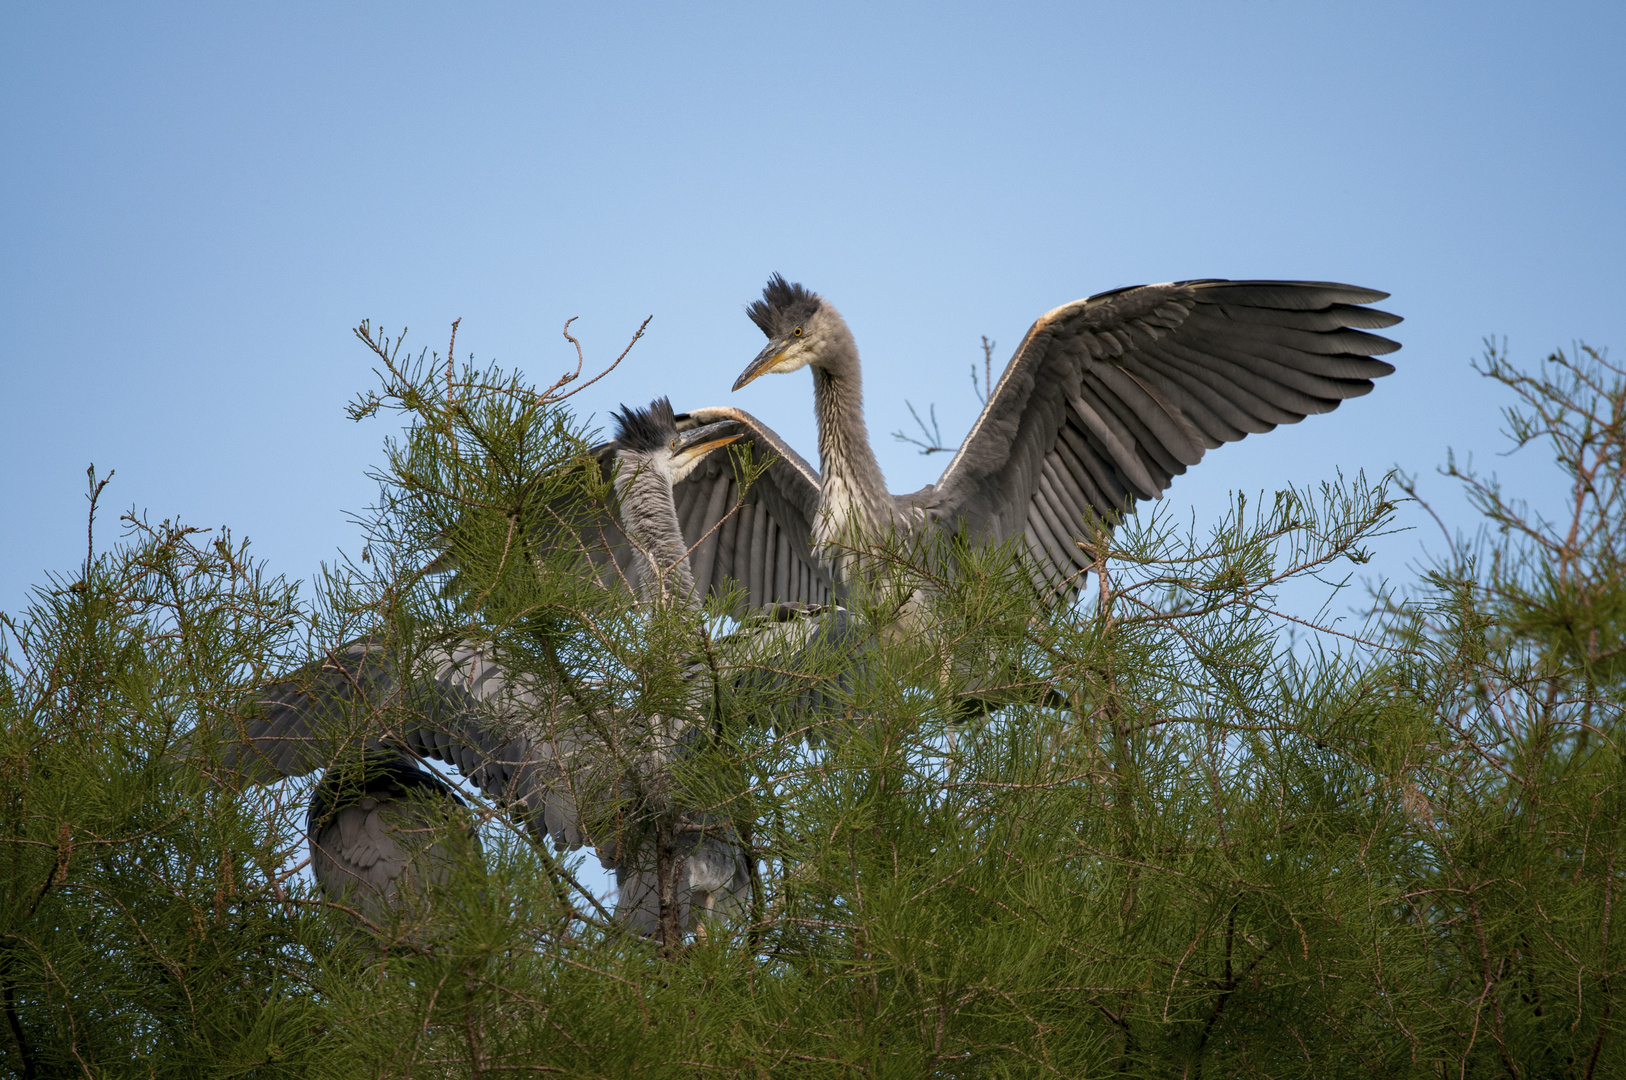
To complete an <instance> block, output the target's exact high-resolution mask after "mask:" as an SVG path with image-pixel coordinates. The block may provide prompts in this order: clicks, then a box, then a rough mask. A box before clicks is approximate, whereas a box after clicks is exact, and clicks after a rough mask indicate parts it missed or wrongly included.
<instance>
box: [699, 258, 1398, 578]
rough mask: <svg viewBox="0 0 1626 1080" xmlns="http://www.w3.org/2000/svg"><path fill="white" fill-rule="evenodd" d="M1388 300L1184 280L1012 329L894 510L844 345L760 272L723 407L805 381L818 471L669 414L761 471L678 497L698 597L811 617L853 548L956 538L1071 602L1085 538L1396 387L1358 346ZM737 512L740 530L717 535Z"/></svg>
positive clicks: (801, 296) (1361, 291) (857, 565)
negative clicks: (990, 379)
mask: <svg viewBox="0 0 1626 1080" xmlns="http://www.w3.org/2000/svg"><path fill="white" fill-rule="evenodd" d="M1387 295H1388V294H1387V293H1384V292H1379V291H1377V290H1374V289H1365V288H1359V287H1356V286H1353V285H1343V284H1338V283H1335V282H1321V281H1229V280H1223V279H1200V280H1191V281H1176V282H1170V283H1166V284H1161V285H1140V286H1134V287H1130V288H1121V289H1114V290H1112V291H1110V292H1104V293H1097V294H1096V295H1093V296H1089V297H1086V298H1084V299H1082V300H1077V301H1074V302H1073V303H1070V304H1063V305H1062V306H1060V307H1058V308H1055V309H1053V310H1051V311H1048V312H1046V313H1045V314H1044V315H1041V316H1040V317H1039V319H1038V320H1037V321H1036V322H1034V324H1033V325H1032V327H1031V328H1029V330H1028V332H1027V334H1026V335H1025V336H1024V337H1023V339H1022V342H1021V344H1020V345H1019V346H1018V347H1017V349H1016V351H1015V353H1014V355H1013V356H1012V357H1011V360H1010V362H1009V363H1008V364H1007V365H1006V367H1005V370H1004V372H1003V374H1002V375H1001V376H1000V378H999V380H998V381H997V383H996V384H995V385H994V386H993V388H992V390H991V391H990V392H989V394H988V397H987V401H986V403H985V405H984V407H983V409H982V413H981V415H979V416H978V418H977V420H976V422H975V423H974V424H973V425H972V427H971V431H970V433H969V434H968V435H967V436H966V438H965V441H964V442H963V443H962V444H961V445H960V447H959V449H958V450H957V451H956V452H955V454H954V456H953V458H952V459H951V460H950V461H949V464H948V467H947V468H946V469H944V471H943V474H942V476H941V478H940V479H939V480H938V481H937V483H935V484H931V485H928V486H926V487H924V488H922V489H921V490H919V491H917V492H914V493H913V494H909V495H893V494H891V493H890V492H889V491H888V490H887V486H886V481H885V478H884V477H883V475H882V473H881V467H880V464H879V462H878V461H877V460H876V457H875V452H874V450H873V449H872V448H871V446H870V442H869V435H868V432H867V430H866V428H865V424H864V401H863V384H862V377H861V370H860V365H859V355H858V346H857V344H856V342H855V340H854V338H853V334H852V331H851V330H850V329H849V328H848V326H847V323H846V320H845V319H843V318H842V316H841V313H840V312H839V311H837V310H836V308H835V307H834V306H833V305H832V304H831V303H830V302H829V301H828V300H826V299H825V298H824V297H823V296H821V295H820V294H818V293H816V292H813V291H812V290H810V289H807V288H804V287H803V286H802V285H800V284H795V283H791V282H788V281H786V280H785V278H784V277H783V276H782V275H779V274H775V275H773V277H771V278H770V279H769V281H768V283H767V285H766V287H765V288H764V289H763V292H762V296H761V298H760V299H758V300H756V301H754V302H752V303H751V304H750V305H749V306H748V307H747V314H748V315H749V317H750V319H751V321H752V322H753V323H755V324H756V326H757V328H758V329H760V330H761V331H762V333H763V334H764V335H766V337H767V339H768V342H767V344H766V345H765V346H764V347H763V348H762V350H761V351H760V352H759V353H758V354H757V356H756V357H755V358H754V359H753V360H752V361H751V362H750V363H749V364H748V365H746V367H745V370H744V371H743V372H741V374H740V376H739V378H738V379H737V380H736V381H735V383H734V390H736V391H738V390H741V389H743V388H744V387H745V386H747V385H748V384H750V383H751V382H753V381H754V380H755V379H757V378H758V377H760V376H762V375H766V374H770V373H772V374H783V373H788V372H793V371H798V370H800V369H801V368H804V367H805V368H809V369H811V371H812V377H813V409H814V415H815V417H816V419H817V422H818V445H819V468H818V469H814V468H813V467H812V466H811V465H810V464H808V462H807V461H806V460H805V459H803V458H802V457H801V456H800V455H799V454H797V453H796V452H795V451H794V450H793V449H791V448H790V447H789V446H788V445H787V444H786V443H785V442H784V440H783V439H781V438H780V437H779V436H778V435H777V434H775V433H774V432H773V431H772V430H771V429H770V428H769V427H768V426H767V425H766V424H763V423H762V422H761V421H759V420H757V419H756V418H755V417H753V416H751V415H750V414H749V413H747V412H745V411H744V410H743V409H737V408H729V407H712V408H702V409H695V410H692V411H691V412H689V413H686V414H683V415H681V416H679V417H678V423H679V426H680V427H689V426H696V427H698V426H703V425H708V424H713V423H717V422H720V421H723V420H733V421H735V422H736V423H738V424H739V425H741V427H742V429H743V430H744V432H745V435H744V437H743V438H742V439H741V440H740V444H741V446H742V447H745V448H748V449H749V450H750V452H751V454H752V455H753V456H755V457H757V458H758V459H761V458H768V459H771V460H772V464H771V465H770V466H769V468H768V469H767V470H766V471H765V472H764V473H763V474H762V476H761V477H760V478H758V479H757V480H756V481H755V482H754V483H751V484H750V485H749V490H746V485H745V484H744V481H743V478H742V477H741V476H740V475H739V472H738V470H737V468H731V467H730V464H729V462H728V461H726V460H720V459H721V458H722V457H723V456H722V455H719V459H713V460H711V461H708V462H706V463H703V465H702V467H700V468H697V469H695V470H694V471H693V472H692V473H691V474H690V476H689V477H688V478H687V479H686V480H684V481H682V482H680V483H678V484H677V485H676V489H675V496H676V501H677V508H678V512H679V516H680V519H681V521H682V524H683V532H684V537H685V539H686V540H687V541H688V542H689V543H690V544H692V545H695V550H694V553H693V555H692V562H693V565H694V572H695V577H696V581H697V587H698V588H699V589H700V590H701V591H703V592H707V593H710V594H712V595H719V596H720V595H725V594H727V593H728V592H729V591H730V590H734V589H736V588H743V590H744V592H745V594H746V595H747V597H748V599H749V603H750V604H751V605H754V606H757V607H762V606H768V605H772V604H774V603H777V602H783V601H800V602H812V603H827V602H830V600H831V599H832V598H834V599H838V600H839V599H841V598H842V597H844V596H845V595H846V594H847V592H848V591H849V590H850V588H851V587H852V585H853V584H854V583H855V582H856V581H858V580H859V578H860V575H861V573H862V564H861V561H860V560H857V559H854V558H852V557H850V553H851V550H852V544H853V541H854V539H855V538H856V537H859V536H871V537H873V536H877V535H888V534H890V535H895V536H903V537H911V536H913V537H926V536H933V535H936V536H954V535H957V534H963V535H964V536H966V537H967V538H968V539H969V540H970V541H971V542H973V543H976V544H984V545H991V544H1001V543H1005V542H1012V543H1015V544H1018V545H1019V546H1020V548H1021V550H1022V552H1023V554H1024V555H1025V557H1026V560H1027V563H1028V566H1029V569H1030V573H1031V575H1032V578H1033V582H1034V586H1035V588H1036V589H1038V590H1039V592H1040V593H1041V595H1042V596H1043V597H1044V598H1045V600H1046V602H1047V603H1050V604H1056V603H1065V602H1069V601H1070V600H1071V599H1072V598H1073V597H1074V596H1076V595H1077V592H1078V591H1079V589H1080V587H1081V585H1082V582H1083V580H1084V574H1085V572H1086V571H1088V569H1089V568H1090V567H1091V565H1092V564H1093V560H1094V555H1093V553H1092V552H1093V547H1092V545H1093V542H1094V539H1095V536H1096V534H1097V532H1098V531H1099V530H1100V529H1101V528H1103V527H1105V528H1111V527H1113V526H1114V525H1116V524H1117V523H1118V522H1120V521H1121V520H1122V519H1123V517H1124V516H1125V515H1126V514H1129V513H1131V512H1132V511H1133V509H1134V506H1135V504H1136V502H1137V501H1138V500H1144V499H1156V498H1161V497H1162V495H1163V493H1164V491H1165V490H1167V488H1168V486H1169V484H1170V482H1171V481H1172V480H1173V478H1174V477H1175V476H1179V475H1181V474H1183V473H1184V472H1185V471H1186V470H1187V469H1188V468H1190V467H1191V466H1193V465H1196V464H1197V463H1198V462H1200V461H1201V460H1202V458H1203V456H1204V454H1205V453H1206V452H1207V451H1209V450H1212V449H1215V448H1217V447H1219V446H1221V445H1222V444H1224V443H1228V442H1236V441H1237V440H1240V439H1242V438H1243V437H1245V436H1247V435H1249V434H1258V433H1263V432H1267V431H1270V430H1272V429H1273V428H1275V427H1276V426H1278V425H1280V424H1292V423H1297V422H1298V421H1300V420H1302V419H1304V418H1305V417H1306V416H1308V415H1311V414H1318V413H1326V412H1331V411H1332V410H1333V409H1335V408H1337V407H1338V406H1339V404H1340V403H1342V402H1343V401H1344V400H1346V399H1348V398H1352V397H1359V396H1361V395H1363V394H1366V393H1369V392H1370V391H1371V390H1372V381H1373V380H1374V379H1377V378H1381V377H1383V376H1385V375H1389V374H1391V373H1393V371H1394V367H1393V365H1391V364H1390V363H1388V362H1387V361H1385V360H1381V359H1378V357H1380V356H1382V355H1385V354H1387V353H1391V352H1393V351H1394V350H1396V349H1398V348H1399V347H1400V346H1399V344H1398V343H1397V342H1395V341H1392V340H1390V339H1388V338H1385V337H1381V336H1379V335H1377V334H1373V333H1368V331H1370V330H1377V329H1383V328H1385V327H1389V326H1393V325H1395V324H1396V323H1398V322H1400V318H1399V317H1398V316H1395V315H1391V314H1389V313H1387V312H1383V311H1379V310H1377V309H1376V308H1372V307H1369V306H1366V305H1369V304H1372V303H1375V302H1377V301H1379V300H1382V299H1384V298H1385V297H1386V296H1387ZM740 500H743V501H744V502H745V503H746V510H744V511H742V512H740V513H738V514H736V515H735V517H736V518H737V519H738V523H737V524H735V523H732V522H725V521H724V516H725V514H726V513H727V512H728V510H729V507H730V506H731V505H732V504H733V503H734V502H736V501H740ZM719 522H723V524H722V526H721V527H720V528H719Z"/></svg>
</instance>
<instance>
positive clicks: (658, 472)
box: [225, 399, 750, 936]
mask: <svg viewBox="0 0 1626 1080" xmlns="http://www.w3.org/2000/svg"><path fill="white" fill-rule="evenodd" d="M617 423H618V428H619V431H618V435H617V441H616V451H615V458H616V469H615V474H614V484H615V491H616V509H617V516H618V518H619V520H620V524H621V531H622V533H623V534H624V537H625V538H626V539H627V540H628V541H629V542H630V550H631V553H632V554H631V556H630V558H628V559H627V565H628V568H629V569H630V571H631V573H630V575H629V583H630V584H631V585H632V587H633V590H634V594H635V597H636V600H637V602H638V603H640V604H645V605H655V606H677V607H681V608H687V609H691V610H697V609H698V606H699V598H698V595H697V594H696V591H695V587H694V579H693V575H692V572H691V570H690V567H689V563H688V558H687V549H686V547H685V545H684V543H683V540H682V534H681V531H680V529H679V526H678V523H677V518H676V513H675V509H674V507H673V503H672V484H673V483H674V482H675V481H681V479H682V478H683V477H684V476H685V475H686V474H687V473H688V472H689V471H690V470H692V469H693V468H694V467H695V466H696V465H697V464H698V463H699V462H700V461H701V460H703V459H704V458H705V456H706V455H708V454H709V453H711V451H713V450H715V449H717V448H718V447H720V446H724V445H727V444H728V443H729V442H731V441H733V440H734V439H735V438H736V437H737V433H738V426H737V425H735V424H733V423H732V422H720V423H716V424H711V425H704V426H700V427H691V429H690V430H688V431H684V432H679V431H678V430H677V426H676V422H675V420H674V417H673V414H672V409H671V405H670V404H669V403H667V402H666V401H665V400H664V399H662V400H659V401H656V402H654V403H653V404H652V405H651V406H650V407H649V408H648V409H641V410H634V409H626V410H623V412H622V413H621V415H620V416H619V417H617ZM690 689H691V691H692V693H691V695H690V696H691V697H692V698H693V699H694V700H692V701H691V702H689V703H688V704H687V707H685V708H684V709H683V710H681V711H680V712H677V713H674V714H673V715H670V716H641V715H640V716H631V715H628V716H617V717H614V718H612V719H611V722H608V723H599V724H597V725H594V726H593V727H594V728H595V731H594V732H593V733H590V732H589V731H588V730H587V728H588V725H583V724H581V723H579V722H578V721H580V719H581V717H580V716H579V715H578V714H577V712H576V709H577V705H576V703H575V702H574V700H573V699H572V698H570V696H569V695H567V694H564V693H562V692H561V690H560V688H558V687H555V686H550V685H547V684H545V682H544V681H543V680H541V679H537V678H533V677H528V676H524V675H517V674H515V672H514V671H513V670H511V668H510V666H509V665H507V664H505V663H503V661H502V658H501V657H500V656H498V655H497V654H496V653H495V652H494V651H493V649H492V648H491V647H490V646H489V645H487V644H484V643H479V642H474V641H463V642H458V643H456V644H454V645H452V646H450V647H447V648H437V649H434V650H431V651H430V653H429V654H428V655H427V657H420V658H419V660H418V662H417V663H416V664H413V663H411V662H409V661H407V660H405V659H403V658H402V657H401V656H400V654H399V653H398V652H397V651H396V650H392V649H389V648H387V647H386V646H385V645H383V644H381V643H380V642H378V641H377V640H374V639H364V640H361V641H357V642H353V643H351V644H350V645H348V646H345V647H343V648H341V649H338V650H335V652H334V653H333V655H331V656H329V657H326V658H324V659H323V660H321V661H318V662H317V663H315V664H312V665H309V666H307V667H306V668H305V669H302V670H301V671H299V672H296V673H294V674H293V675H291V676H289V677H287V678H285V679H282V680H279V681H278V682H276V683H274V684H271V685H270V686H268V687H266V688H265V689H264V690H263V691H261V692H260V694H259V695H258V704H259V705H260V706H261V708H260V711H259V714H258V715H257V716H256V717H255V718H253V719H252V720H250V721H249V722H248V724H247V725H246V726H245V730H244V732H243V735H242V738H241V739H240V740H238V741H236V742H233V743H230V744H228V745H227V747H226V753H225V764H226V765H227V767H228V768H231V769H234V770H236V771H238V772H240V773H242V774H243V775H245V776H246V777H247V778H248V779H249V780H251V781H256V782H262V783H263V782H270V781H273V780H276V779H280V778H283V777H291V776H303V775H307V774H309V773H311V772H313V771H315V770H317V769H321V768H326V769H328V770H329V772H328V775H327V776H325V777H324V780H323V783H321V784H319V785H318V787H317V788H316V791H315V793H314V795H313V797H312V801H311V807H310V813H309V822H308V826H307V829H308V832H309V835H310V841H311V846H312V864H313V871H314V874H315V877H316V880H317V883H318V885H319V886H320V887H321V888H322V890H323V892H324V894H326V895H328V896H330V897H332V898H334V899H336V900H338V901H340V902H341V903H342V904H344V905H345V906H346V907H349V908H350V909H351V910H352V911H355V912H357V913H358V914H360V915H361V916H362V917H363V918H366V919H367V920H368V921H370V922H372V923H374V924H375V925H379V924H381V923H382V922H383V921H385V917H386V916H387V915H388V914H389V913H390V912H391V911H394V910H400V909H401V908H402V907H404V906H405V905H407V904H408V903H409V902H415V901H416V900H418V899H419V898H420V897H421V895H422V893H423V889H424V887H425V886H426V885H427V884H429V883H432V882H435V881H443V880H445V878H446V876H447V874H448V872H449V866H450V864H451V859H452V854H453V848H454V847H455V845H453V846H448V844H449V841H447V840H445V839H442V838H440V837H439V836H438V834H435V833H434V831H433V830H432V829H430V828H429V822H430V821H431V819H433V818H435V816H436V812H435V808H436V806H437V804H438V805H439V806H440V807H442V808H445V809H446V810H447V811H448V813H450V810H451V806H452V803H453V802H455V796H454V795H453V794H452V792H451V789H450V788H449V787H448V786H447V785H446V784H445V783H444V782H443V781H441V780H440V779H439V778H437V777H435V776H434V775H433V774H432V773H431V772H429V771H428V770H427V769H425V768H424V767H423V763H424V762H425V761H427V760H437V761H440V762H443V763H445V764H448V765H451V766H454V767H455V768H457V769H458V770H459V772H461V773H462V775H463V777H464V778H465V779H466V780H468V781H469V782H471V783H472V784H474V785H475V786H476V787H478V788H479V789H480V791H481V792H482V793H483V794H485V795H486V796H487V797H488V798H491V799H492V800H494V801H496V802H498V803H499V804H503V805H507V806H510V807H512V808H513V809H514V811H515V814H516V816H517V817H518V818H519V819H520V820H521V821H522V822H523V823H524V824H525V826H526V827H527V829H528V830H529V831H530V832H531V834H532V835H533V836H534V837H535V838H536V839H538V840H541V839H544V838H548V839H551V840H552V842H553V844H554V845H555V846H556V847H560V848H579V847H581V846H583V845H590V846H593V847H594V848H596V849H597V851H598V853H599V856H600V859H601V861H602V862H603V863H604V865H605V866H606V868H608V869H612V870H614V871H615V874H616V882H617V886H618V899H617V914H618V915H619V916H620V917H621V918H622V919H623V921H625V922H626V923H627V924H628V925H629V926H630V927H631V928H632V929H633V930H635V931H636V932H638V933H640V934H643V935H644V936H652V935H653V934H655V933H656V931H657V929H658V928H659V927H660V924H661V923H662V922H663V920H664V921H665V922H666V924H667V926H668V927H669V928H670V929H672V930H675V931H676V932H681V931H682V930H684V929H687V928H688V927H689V926H690V924H691V921H692V917H693V913H694V912H695V911H696V910H704V911H706V912H708V913H711V914H716V915H728V914H730V913H732V912H733V911H734V910H735V909H737V908H738V907H739V906H740V905H741V903H742V902H743V901H742V897H743V896H744V893H745V891H746V889H747V888H748V882H749V872H750V868H749V865H748V863H747V856H746V853H745V851H744V849H743V847H742V845H741V844H740V842H739V839H738V837H737V836H736V835H735V834H734V832H733V830H732V828H731V827H730V826H729V825H728V823H727V821H726V820H725V819H724V818H722V817H720V816H719V815H716V814H712V813H707V812H705V811H703V810H698V809H696V808H694V807H691V806H687V805H686V804H685V800H684V798H683V793H682V792H681V791H674V790H673V788H674V784H673V782H672V780H671V777H670V775H669V774H670V771H671V768H672V765H673V763H674V760H675V758H676V756H677V755H679V754H681V753H683V752H684V748H685V746H686V745H687V744H688V743H690V742H692V741H693V739H694V738H696V737H697V736H698V735H700V734H702V733H703V729H704V718H705V716H706V713H707V700H708V695H707V694H706V691H705V688H704V687H703V686H702V684H701V681H700V680H699V679H692V680H690ZM447 817H448V814H440V818H441V819H445V818H447ZM611 819H613V820H614V824H613V827H612V826H611V825H610V824H609V822H610V821H611ZM443 823H444V820H443ZM661 824H666V825H670V826H673V827H672V828H669V829H667V830H666V832H665V833H662V832H661V829H660V828H659V826H660V825H661ZM667 833H669V834H670V835H666V834H667ZM657 834H660V835H657ZM475 845H476V846H475V850H476V851H477V850H478V849H477V840H476V841H475ZM657 848H659V849H660V850H656V849H657ZM661 858H665V859H666V860H667V865H666V866H665V869H666V870H668V871H671V872H667V873H665V874H663V872H662V871H663V866H662V865H659V860H660V859H661Z"/></svg>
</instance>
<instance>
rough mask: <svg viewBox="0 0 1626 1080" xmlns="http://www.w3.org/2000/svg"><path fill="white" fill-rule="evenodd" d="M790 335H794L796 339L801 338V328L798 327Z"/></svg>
mask: <svg viewBox="0 0 1626 1080" xmlns="http://www.w3.org/2000/svg"><path fill="white" fill-rule="evenodd" d="M791 333H792V334H794V335H795V336H796V337H801V336H802V328H801V327H800V326H798V327H797V328H796V329H795V330H793V331H791Z"/></svg>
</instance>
